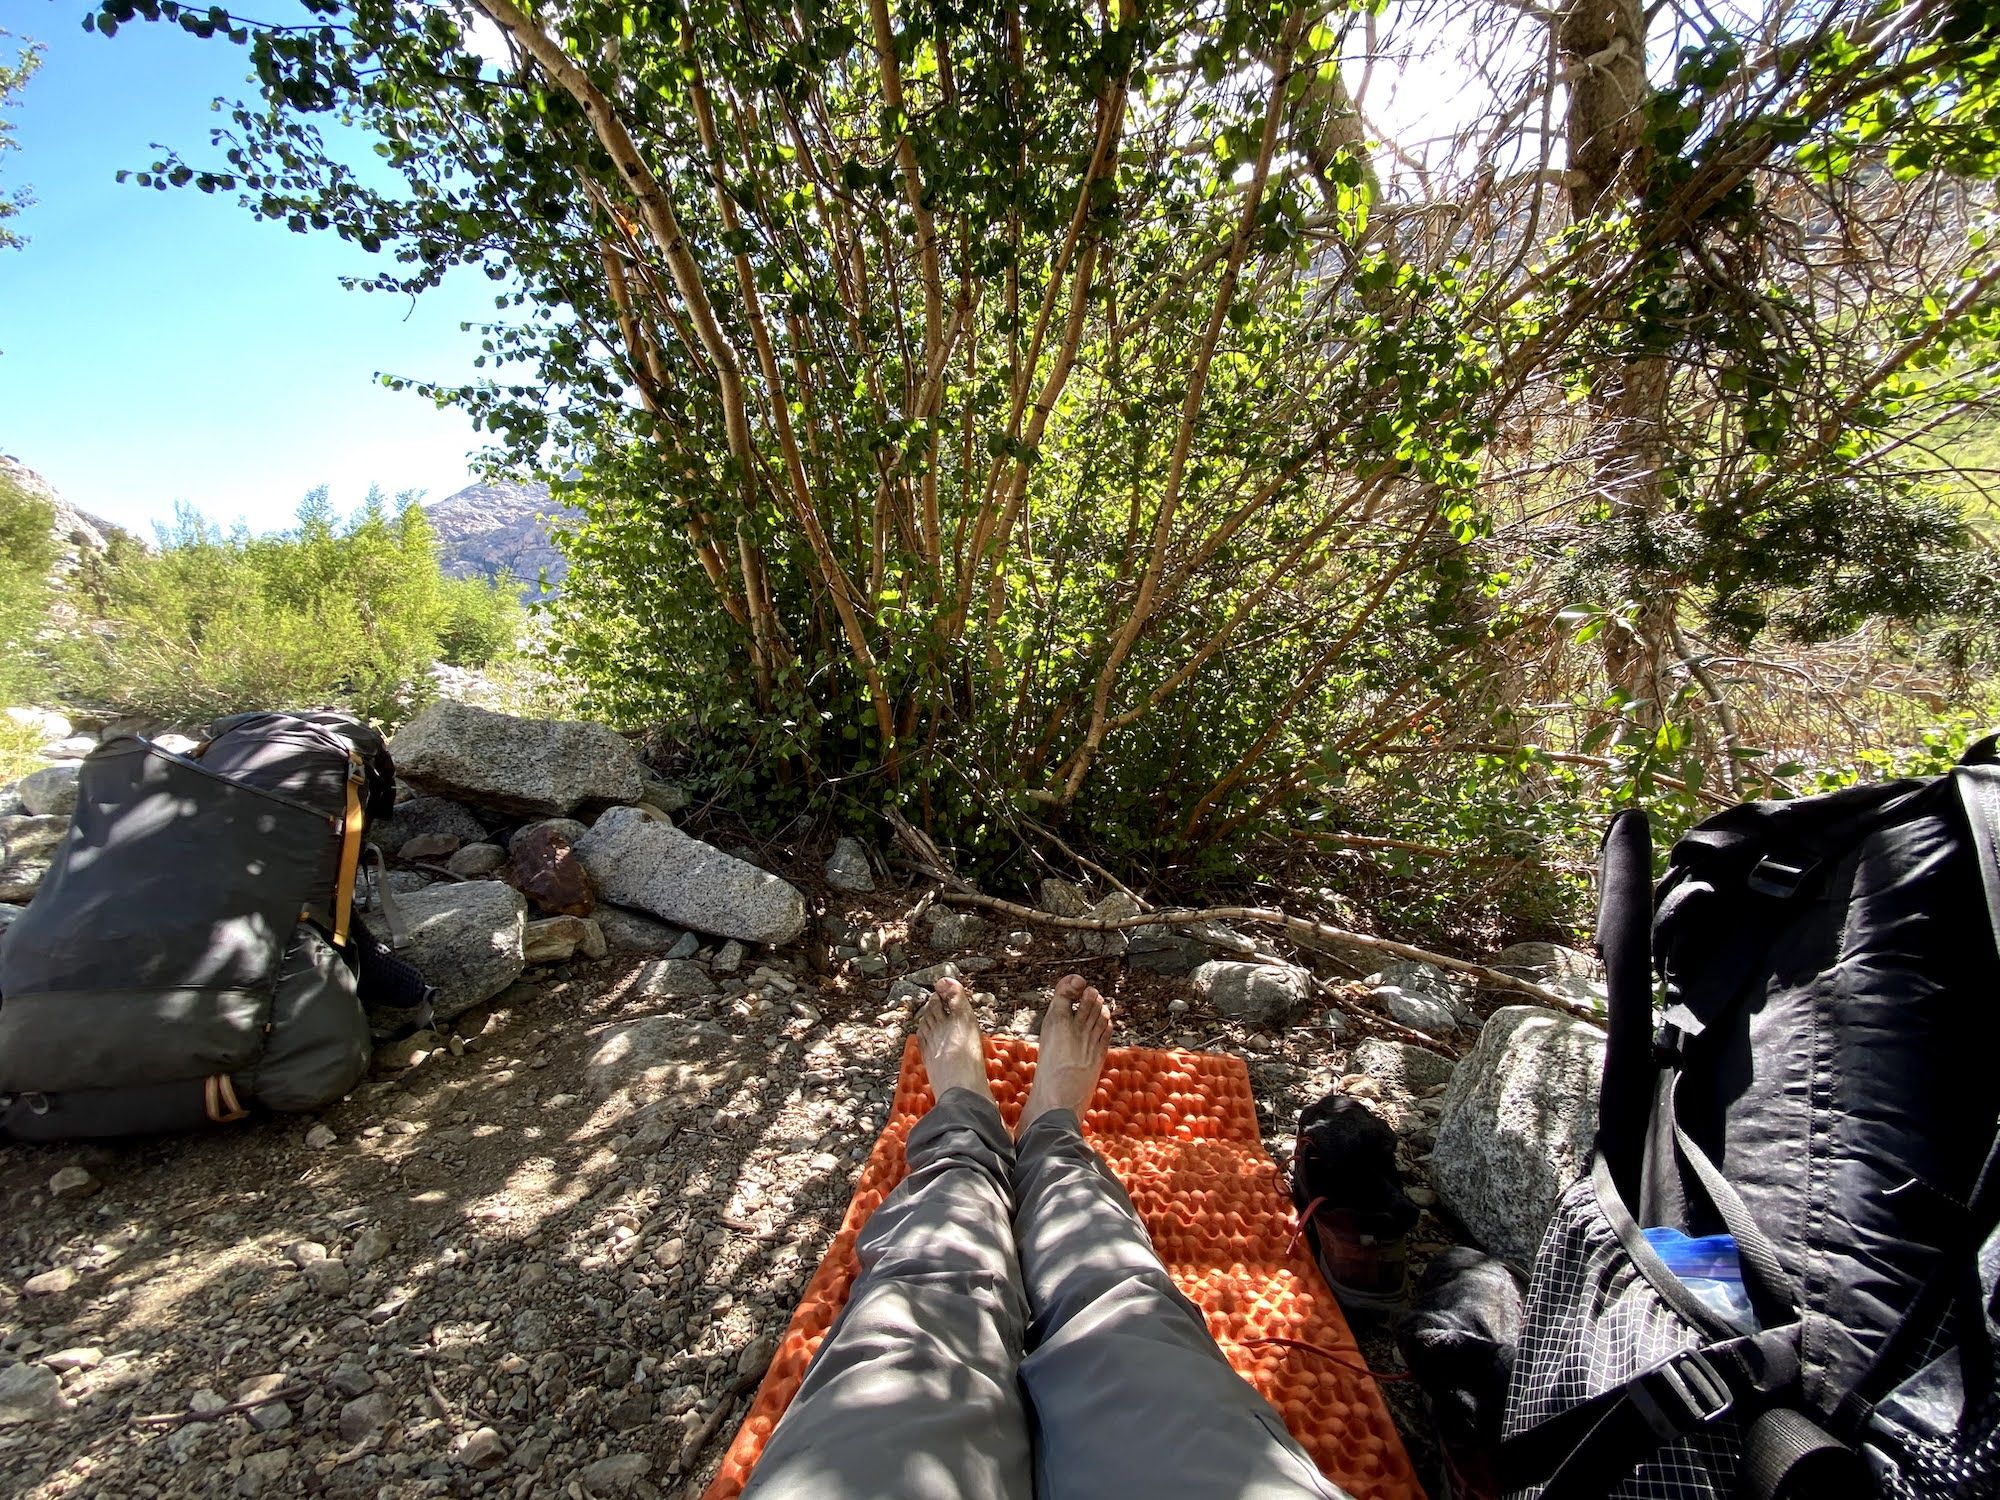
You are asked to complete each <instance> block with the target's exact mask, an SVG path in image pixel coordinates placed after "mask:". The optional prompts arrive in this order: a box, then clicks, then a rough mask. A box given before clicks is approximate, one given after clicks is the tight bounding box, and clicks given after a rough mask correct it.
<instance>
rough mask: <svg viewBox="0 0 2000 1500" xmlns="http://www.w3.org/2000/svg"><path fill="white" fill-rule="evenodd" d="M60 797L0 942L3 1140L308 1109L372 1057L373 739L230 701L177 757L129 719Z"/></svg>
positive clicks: (388, 767)
mask: <svg viewBox="0 0 2000 1500" xmlns="http://www.w3.org/2000/svg"><path fill="white" fill-rule="evenodd" d="M78 792H79V795H78V798H77V806H76V813H75V815H74V818H73V820H72V822H71V824H70V828H69V832H68V834H67V836H66V837H65V838H64V840H63V842H62V844H61V846H60V847H59V849H58V850H57V852H56V855H55V859H54V861H53V863H52V864H51V866H50V869H49V872H48V875H47V877H46V878H45V879H44V880H43V882H42V885H41V887H40V889H39V890H38V891H37V892H36V894H35V897H34V900H33V901H32V902H31V903H30V904H29V906H28V909H27V911H26V912H24V913H23V914H22V915H21V916H20V917H19V918H18V919H17V920H16V921H15V922H14V925H13V926H12V928H10V929H9V930H8V931H7V933H6V936H5V939H4V941H0V1137H4V1136H13V1137H16V1138H19V1139H23V1140H49V1139H60V1138H69V1137H80V1136H107V1135H127V1134H136V1133H145V1132H154V1131H165V1130H180V1129H186V1128H189V1127H193V1126H198V1125H201V1124H203V1123H205V1122H213V1123H217V1124H221V1123H227V1122H230V1121H234V1120H240V1119H243V1118H244V1117H245V1116H246V1115H247V1114H248V1113H249V1111H250V1109H251V1107H252V1106H257V1105H261V1106H263V1107H265V1108H268V1109H273V1110H287V1111H298V1110H311V1109H316V1108H318V1107H320V1106H322V1105H324V1104H327V1103H329V1102H330V1101H332V1100H334V1099H337V1098H339V1097H340V1096H341V1095H342V1094H343V1093H345V1092H346V1091H347V1090H348V1089H350V1088H352V1087H353V1086H354V1084H355V1083H356V1082H357V1081H358V1080H359V1079H360V1077H361V1076H362V1074H363V1073H364V1072H365V1071H366V1069H367V1067H368V1060H369V1053H370V1034H369V1022H368V1017H367V1014H366V1013H365V1011H364V1010H363V1007H362V1004H361V1000H360V993H359V991H360V982H359V980H358V974H359V972H360V969H361V965H362V959H363V956H364V950H366V949H368V948H370V947H371V946H373V945H372V943H371V942H370V940H369V939H367V937H366V934H365V931H364V930H363V929H361V928H360V926H359V922H358V919H357V918H356V916H355V914H354V893H355V883H356V881H357V879H358V878H359V875H360V872H361V862H362V853H363V845H364V840H365V838H366V834H367V828H368V824H369V821H370V820H371V819H372V818H375V817H382V816H386V815H387V814H388V813H389V811H390V810H391V809H392V808H393V806H394V803H395V773H394V768H393V766H392V764H391V762H390V759H389V753H388V750H387V749H386V748H385V747H384V745H383V743H382V740H381V737H380V736H379V735H377V734H376V733H375V732H374V731H373V730H372V729H369V728H368V727H367V726H366V725H363V724H361V723H359V722H357V721H356V720H353V719H350V718H347V717H345V716H344V715H339V714H330V713H318V714H281V713H254V714H239V715H237V716H235V717H233V718H229V719H224V720H221V721H219V722H217V723H215V724H213V725H211V726H210V728H209V733H208V737H207V738H206V740H205V741H204V743H203V744H202V745H201V747H200V748H199V749H197V750H196V751H194V752H193V753H192V754H191V755H188V756H181V755H175V754H171V753H169V752H168V751H165V750H162V749H160V748H159V747H158V746H157V745H154V744H152V743H151V742H150V741H148V740H146V739H144V738H141V737H138V736H121V737H118V738H114V739H111V740H108V741H107V742H105V743H104V744H103V745H101V746H99V747H98V749H97V750H96V751H94V752H93V753H92V754H91V755H90V756H89V757H88V758H87V759H86V760H85V761H84V762H83V765H82V768H81V777H80V780H79V782H78Z"/></svg>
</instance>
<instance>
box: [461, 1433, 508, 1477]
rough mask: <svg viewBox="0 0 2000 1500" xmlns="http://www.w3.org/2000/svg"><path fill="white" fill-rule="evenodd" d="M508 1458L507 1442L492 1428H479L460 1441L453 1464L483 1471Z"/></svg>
mask: <svg viewBox="0 0 2000 1500" xmlns="http://www.w3.org/2000/svg"><path fill="white" fill-rule="evenodd" d="M506 1456H507V1444H506V1441H505V1440H504V1439H503V1438H502V1437H501V1436H500V1434H499V1433H497V1432H495V1431H494V1430H493V1429H492V1428H491V1427H479V1428H475V1429H474V1430H473V1431H471V1432H468V1433H467V1434H466V1435H465V1436H464V1438H463V1439H461V1440H460V1442H459V1445H458V1451H457V1452H455V1453H453V1454H452V1456H451V1457H452V1462H453V1463H457V1464H463V1465H464V1466H465V1467H466V1468H468V1469H483V1468H485V1467H487V1466H488V1465H489V1464H496V1463H498V1462H499V1461H500V1460H501V1459H503V1458H505V1457H506Z"/></svg>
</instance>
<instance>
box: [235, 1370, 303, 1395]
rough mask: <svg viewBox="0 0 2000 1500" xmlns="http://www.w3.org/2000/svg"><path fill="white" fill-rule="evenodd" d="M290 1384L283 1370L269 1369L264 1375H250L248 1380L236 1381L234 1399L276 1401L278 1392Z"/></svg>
mask: <svg viewBox="0 0 2000 1500" xmlns="http://www.w3.org/2000/svg"><path fill="white" fill-rule="evenodd" d="M289 1384H291V1382H290V1381H288V1380H287V1379H286V1378H285V1376H284V1374H283V1372H281V1371H276V1370H274V1371H271V1372H270V1373H268V1374H264V1375H252V1376H251V1377H250V1378H249V1379H248V1380H242V1381H238V1382H237V1385H236V1399H237V1400H238V1401H258V1400H263V1401H276V1400H278V1399H279V1396H278V1393H279V1392H280V1391H282V1390H284V1389H285V1387H286V1386H288V1385H289Z"/></svg>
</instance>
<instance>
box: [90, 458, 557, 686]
mask: <svg viewBox="0 0 2000 1500" xmlns="http://www.w3.org/2000/svg"><path fill="white" fill-rule="evenodd" d="M88 587H89V588H90V590H91V591H92V593H93V594H94V595H95V597H94V598H93V599H92V600H91V601H90V605H91V606H92V613H93V614H94V615H95V616H96V617H97V622H96V624H95V625H94V626H93V628H91V629H90V630H88V631H85V632H83V633H82V634H81V635H80V637H79V638H78V639H77V640H76V641H75V642H74V643H73V644H72V645H71V647H70V648H69V650H68V652H67V657H66V663H65V665H66V674H65V675H66V677H67V679H68V687H69V689H70V692H71V693H72V695H74V696H76V697H79V698H86V699H91V700H94V701H102V702H107V703H111V704H115V705H117V706H119V707H121V708H124V709H128V710H132V711H136V712H144V713H151V714H158V715H160V716H162V717H164V718H169V719H175V720H180V721H184V722H193V721H195V720H198V719H202V718H208V717H212V716H215V715H218V714H225V713H231V712H236V711H238V710H241V709H246V708H255V707H274V708H281V707H291V708H297V707H306V706H310V705H315V704H332V703H337V704H342V705H345V706H346V707H349V708H351V709H352V710H354V711H355V712H357V713H361V714H363V715H365V716H367V717H369V718H371V719H376V720H380V721H383V722H386V723H394V722H397V721H399V720H401V719H402V718H404V717H406V716H407V715H408V714H409V713H410V712H412V711H413V710H414V709H415V708H416V707H418V706H420V704H421V703H422V702H423V701H424V699H425V698H427V697H428V696H429V691H430V684H429V680H428V678H427V676H426V674H427V672H428V669H429V668H430V667H431V665H432V664H433V663H434V662H437V661H440V660H443V661H448V662H452V663H453V664H456V665H464V666H480V665H484V664H485V663H487V662H489V661H492V660H494V659H495V658H496V657H497V656H499V655H500V654H501V653H503V652H504V651H505V650H507V649H509V648H510V647H511V644H512V641H513V639H514V635H515V633H517V631H518V629H519V625H520V615H521V611H520V603H519V592H518V589H517V588H515V587H514V586H512V585H510V584H488V583H484V582H481V581H477V580H473V581H460V580H454V579H447V578H445V577H444V576H443V574H442V573H441V572H440V571H439V568H438V561H437V552H436V548H435V545H434V539H433V534H432V531H431V527H430V523H429V522H428V521H427V520H425V518H424V515H423V512H422V511H421V510H420V509H418V508H417V507H416V506H414V505H412V504H409V503H408V502H407V500H406V501H405V503H403V504H402V505H400V506H399V507H397V508H396V510H395V511H394V512H393V513H391V510H390V508H389V506H388V505H387V504H386V503H385V502H384V500H383V499H382V497H381V495H380V494H379V493H372V494H371V495H370V496H369V499H368V501H367V503H366V504H365V505H363V506H362V507H361V509H360V510H358V511H357V512H355V514H354V515H353V516H351V517H348V518H346V519H344V520H343V519H342V518H341V517H339V516H338V515H337V514H336V513H335V512H334V511H333V508H332V507H331V506H330V505H329V503H328V501H327V497H326V491H325V490H324V489H319V490H315V491H314V492H313V493H312V494H311V495H309V496H307V498H306V501H305V503H304V504H303V505H301V506H300V508H299V524H298V526H297V527H296V528H295V529H293V530H292V531H289V532H286V533H283V534H282V535H278V536H264V537H259V536H252V535H250V534H249V533H248V532H246V531H243V530H240V529H239V530H237V531H234V532H224V531H223V530H221V529H220V528H219V527H217V526H216V525H215V524H214V523H212V522H210V521H207V520H205V519H204V518H203V517H201V516H200V515H199V514H197V513H196V512H194V511H193V510H190V509H183V510H181V511H180V512H179V513H178V514H177V516H176V518H175V521H174V524H173V525H172V526H171V527H164V528H162V529H161V531H160V535H159V539H158V546H157V549H156V550H154V551H152V552H146V551H143V550H140V549H137V548H129V549H124V550H122V551H121V552H119V553H117V554H115V555H113V556H110V557H108V558H107V559H105V560H104V562H103V564H102V565H101V567H100V568H99V569H98V573H97V576H96V577H94V578H93V579H91V580H90V581H89V584H88Z"/></svg>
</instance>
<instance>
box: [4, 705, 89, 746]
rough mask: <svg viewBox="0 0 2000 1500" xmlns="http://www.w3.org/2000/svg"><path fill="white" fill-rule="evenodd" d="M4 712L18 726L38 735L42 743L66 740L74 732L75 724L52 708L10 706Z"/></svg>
mask: <svg viewBox="0 0 2000 1500" xmlns="http://www.w3.org/2000/svg"><path fill="white" fill-rule="evenodd" d="M6 714H7V718H8V719H9V720H10V721H11V722H12V723H14V724H15V725H17V726H18V727H20V728H22V729H25V730H27V731H28V732H29V733H30V734H35V735H39V736H40V737H41V740H42V743H43V744H49V743H52V742H53V741H56V740H66V739H68V738H69V737H70V736H71V735H72V734H74V733H76V726H75V725H74V724H72V723H70V721H69V720H68V719H66V718H64V717H63V716H62V715H61V714H59V713H57V712H56V711H55V710H54V709H52V708H29V707H19V708H10V709H8V710H6Z"/></svg>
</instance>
